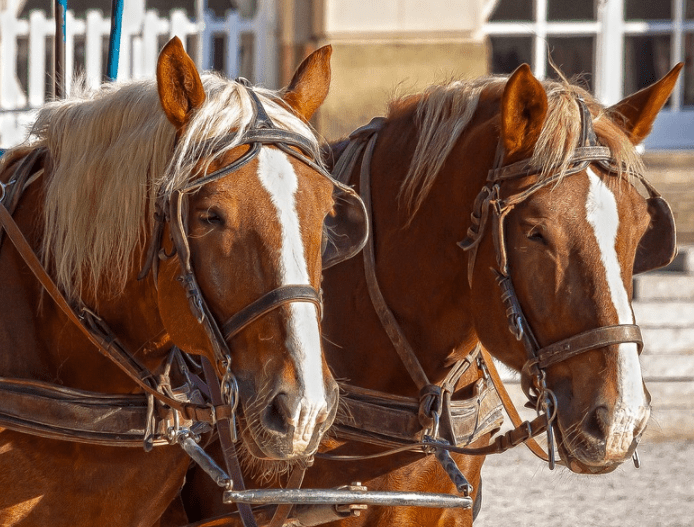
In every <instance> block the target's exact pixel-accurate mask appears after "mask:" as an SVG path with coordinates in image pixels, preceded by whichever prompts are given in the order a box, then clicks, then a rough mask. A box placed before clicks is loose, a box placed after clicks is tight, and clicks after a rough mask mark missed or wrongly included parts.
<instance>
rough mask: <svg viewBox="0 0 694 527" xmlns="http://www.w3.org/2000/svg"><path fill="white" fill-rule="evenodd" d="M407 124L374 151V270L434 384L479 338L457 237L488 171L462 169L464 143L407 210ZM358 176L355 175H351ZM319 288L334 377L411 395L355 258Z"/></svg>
mask: <svg viewBox="0 0 694 527" xmlns="http://www.w3.org/2000/svg"><path fill="white" fill-rule="evenodd" d="M413 130H416V127H415V125H414V124H413V123H412V121H411V116H410V117H407V118H400V119H399V120H397V121H396V122H394V123H388V124H387V125H386V126H385V128H384V129H383V131H382V132H381V133H380V137H379V142H378V146H377V148H376V150H375V152H374V156H373V160H372V166H371V174H372V177H371V196H372V202H373V205H372V208H373V231H374V239H375V240H376V246H375V259H376V275H377V278H378V281H379V286H380V289H381V291H382V293H383V296H384V298H385V301H386V303H387V305H388V307H389V308H390V309H391V311H392V312H393V313H394V315H395V317H396V319H397V321H398V322H399V324H400V326H401V328H402V330H403V332H404V333H405V336H406V337H407V339H408V341H409V342H410V344H411V345H412V348H413V349H414V351H415V354H416V355H417V357H418V359H419V362H420V364H421V365H422V367H423V368H424V371H425V372H426V374H427V376H428V377H429V380H430V381H432V382H437V381H440V380H441V379H442V378H443V377H444V376H445V374H446V373H447V371H448V368H449V367H450V366H451V365H452V363H453V362H455V360H459V359H461V358H463V357H464V356H465V355H466V353H467V352H468V351H470V350H471V349H472V347H473V346H474V344H475V343H476V341H477V340H476V337H475V335H474V330H473V327H472V321H471V316H470V312H469V311H470V306H469V288H468V285H467V275H466V270H467V255H466V254H465V253H464V252H463V251H462V250H461V249H460V248H459V247H458V246H457V242H458V241H460V240H462V239H463V238H464V237H465V232H466V229H467V227H468V223H469V218H470V212H471V210H472V201H473V200H474V198H475V195H476V193H477V192H478V191H479V190H480V189H481V188H482V185H483V184H484V176H486V170H484V171H483V173H482V174H481V175H480V174H479V173H477V172H474V171H471V170H468V169H467V165H469V162H462V163H461V161H460V158H462V159H465V158H466V154H468V155H469V152H468V151H467V148H466V147H465V146H464V145H463V146H462V147H456V149H455V151H454V153H453V154H452V155H451V159H450V161H449V162H447V163H446V165H445V166H444V168H443V169H442V170H441V172H440V173H439V174H438V176H437V179H436V183H435V184H434V186H433V187H432V190H431V192H430V194H429V196H428V197H427V198H426V200H425V201H424V203H423V204H422V206H421V208H420V209H419V211H418V212H417V213H416V215H414V217H411V216H410V214H409V212H408V211H407V207H406V206H405V205H401V204H400V203H399V202H398V199H397V195H398V192H399V188H400V185H401V182H402V181H403V179H404V177H405V175H406V174H407V171H408V167H409V163H410V161H411V157H412V153H413V152H414V148H415V143H416V139H417V138H416V136H415V133H413V132H411V131H413ZM490 150H493V148H492V147H490ZM473 151H474V150H473ZM489 157H493V152H491V153H490V154H489ZM356 172H357V173H358V169H357V170H356ZM478 172H479V171H478ZM357 179H358V176H357V175H355V174H353V179H352V182H355V181H357ZM360 192H363V191H362V190H360ZM410 220H411V221H410ZM323 289H324V290H325V292H326V305H327V312H326V317H325V321H324V325H325V329H326V331H325V333H326V337H327V340H329V341H332V342H334V346H333V345H331V344H328V346H327V349H326V353H327V355H328V361H329V363H330V365H331V367H332V368H333V369H334V372H335V375H336V377H338V378H340V377H346V378H349V379H350V380H351V382H354V383H355V384H359V385H362V386H364V387H368V388H372V389H379V390H383V391H388V392H390V393H400V394H407V395H413V393H416V387H415V384H414V382H413V381H411V380H410V378H409V377H410V376H409V374H408V373H407V372H406V370H405V368H404V366H403V365H402V362H401V361H400V359H399V358H398V355H397V353H396V351H395V348H394V346H393V344H392V343H391V341H390V340H389V338H388V337H387V335H386V333H385V331H384V330H383V328H382V325H381V322H380V321H379V319H378V317H377V315H376V313H375V311H374V308H373V306H372V303H371V300H370V298H369V294H368V291H367V286H366V279H365V273H364V264H363V260H362V257H361V256H358V257H356V258H354V259H352V260H350V261H348V262H345V264H343V265H340V266H337V267H336V268H333V269H331V270H328V271H327V272H326V274H325V278H324V283H323ZM331 299H334V300H333V302H331ZM385 365H387V367H384V366H385Z"/></svg>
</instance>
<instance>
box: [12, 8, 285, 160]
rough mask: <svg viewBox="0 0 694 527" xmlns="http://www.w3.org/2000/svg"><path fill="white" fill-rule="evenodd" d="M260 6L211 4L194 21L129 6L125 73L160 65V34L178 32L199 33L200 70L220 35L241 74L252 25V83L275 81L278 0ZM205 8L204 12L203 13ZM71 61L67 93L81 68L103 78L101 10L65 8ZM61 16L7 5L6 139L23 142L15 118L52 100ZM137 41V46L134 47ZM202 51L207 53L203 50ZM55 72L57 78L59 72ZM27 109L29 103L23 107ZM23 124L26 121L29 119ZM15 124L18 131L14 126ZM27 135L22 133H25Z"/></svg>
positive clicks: (106, 28)
mask: <svg viewBox="0 0 694 527" xmlns="http://www.w3.org/2000/svg"><path fill="white" fill-rule="evenodd" d="M258 7H259V8H258V11H257V13H256V14H255V15H254V17H253V18H252V19H246V18H242V17H241V16H240V15H239V13H238V12H235V11H229V12H228V13H227V16H226V17H224V18H220V19H216V18H214V17H213V15H212V12H211V11H205V12H204V13H203V16H202V19H200V20H197V21H194V20H190V19H189V18H188V17H187V15H186V13H185V12H184V11H181V10H176V11H173V12H172V13H171V14H170V18H168V19H167V18H160V17H159V16H158V15H157V13H156V12H155V11H152V10H150V11H147V12H145V10H144V7H143V4H137V5H133V4H131V5H130V7H128V6H125V10H124V19H123V27H122V37H121V52H120V66H119V71H118V79H129V78H132V77H151V76H153V75H154V73H155V71H156V61H157V56H158V54H159V38H160V36H162V35H167V36H173V35H177V36H178V37H179V38H180V39H181V40H182V41H183V43H184V45H186V44H187V42H186V40H187V37H188V36H191V35H197V44H196V46H195V48H193V49H191V50H190V53H191V54H192V55H196V56H194V60H196V62H197V63H198V64H199V65H200V66H201V69H205V70H208V69H211V68H212V67H213V65H214V62H213V52H214V45H213V43H214V38H215V37H222V38H224V39H225V40H226V44H227V53H226V57H224V68H225V70H226V71H224V73H225V74H226V75H227V76H228V77H231V78H234V77H236V76H238V75H239V73H240V72H239V68H240V64H239V59H240V45H241V33H243V32H251V33H253V34H254V38H255V45H254V47H255V57H254V59H253V67H254V75H253V77H254V78H253V79H251V80H252V81H253V82H259V83H263V84H264V85H266V86H268V87H275V81H274V79H275V78H276V71H275V70H276V67H275V66H276V65H275V62H276V60H275V48H274V46H275V44H273V42H274V38H275V25H276V21H275V18H276V15H275V10H276V2H275V0H258ZM198 14H199V13H198ZM66 22H67V28H66V38H65V48H66V60H65V64H64V68H65V70H64V71H65V81H66V83H67V86H66V88H67V90H66V91H67V93H69V83H70V81H71V78H72V74H73V72H74V70H75V68H77V69H81V68H84V72H85V76H86V83H87V86H89V87H91V88H96V87H98V86H99V85H100V84H101V82H102V78H103V77H102V75H103V74H102V72H103V67H104V64H103V44H104V37H105V36H108V35H109V32H110V18H104V16H103V15H102V14H101V13H100V12H99V11H95V10H90V11H88V12H87V16H86V20H80V19H75V16H74V13H73V12H72V11H67V12H66ZM55 31H56V27H55V20H54V18H52V17H51V18H47V16H46V13H45V12H43V11H38V10H36V11H32V12H31V13H30V15H29V21H28V23H27V21H25V20H19V19H18V18H17V14H16V13H15V12H14V11H12V10H6V11H0V35H2V38H1V39H0V117H2V119H0V120H1V121H2V123H1V125H0V146H2V147H9V146H12V145H14V144H17V143H18V142H19V140H21V139H23V137H19V136H18V134H17V133H16V130H17V129H18V128H17V127H18V126H19V125H17V124H16V123H28V122H30V121H31V120H32V119H33V115H34V110H32V111H27V110H26V108H27V106H28V107H29V108H31V109H35V108H38V107H40V106H42V105H43V104H45V101H46V72H47V71H48V69H50V67H51V65H50V64H47V63H46V62H47V61H46V57H47V56H48V57H50V56H51V51H50V49H47V47H46V46H47V43H48V42H47V40H48V39H47V37H48V36H50V35H55ZM18 36H22V37H28V58H27V60H28V68H27V69H28V74H27V84H28V85H27V90H26V93H25V91H24V89H23V88H22V86H21V84H20V83H19V80H18V79H17V57H18V55H17V37H18ZM76 36H80V37H81V36H84V48H85V49H84V64H81V63H80V64H76V63H75V56H74V50H75V37H76ZM131 47H132V49H131ZM200 53H201V54H202V55H201V56H198V55H200ZM50 78H51V80H53V75H52V72H51V73H50ZM19 109H24V110H21V111H20V110H19ZM22 126H23V125H22ZM11 130H14V131H15V132H14V133H10V131H11ZM20 135H21V134H20Z"/></svg>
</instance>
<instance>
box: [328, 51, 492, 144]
mask: <svg viewBox="0 0 694 527" xmlns="http://www.w3.org/2000/svg"><path fill="white" fill-rule="evenodd" d="M332 45H333V55H332V72H333V73H332V85H331V88H330V94H329V95H328V98H327V100H326V101H325V103H324V104H323V106H322V107H321V109H320V111H319V114H318V115H317V117H316V119H315V122H314V124H315V126H316V128H317V129H318V131H319V132H320V133H321V134H322V135H323V136H324V137H325V138H326V139H328V140H335V139H339V138H341V137H343V136H345V135H347V134H349V133H350V132H351V131H352V130H354V129H355V128H358V127H359V126H361V125H363V124H366V123H368V122H369V121H370V120H371V118H372V117H375V116H379V115H384V114H385V112H386V111H387V108H388V101H390V100H391V99H392V98H393V97H394V96H399V95H407V94H410V93H414V92H417V91H421V90H423V89H424V88H426V87H427V86H429V85H431V84H433V83H436V82H447V81H450V80H452V79H457V78H462V77H470V78H472V77H478V76H480V75H484V74H486V73H487V50H486V47H485V45H484V44H483V43H481V42H474V41H472V40H468V41H466V40H462V41H461V40H452V41H444V42H436V41H433V42H432V41H414V42H407V41H401V42H389V41H363V40H362V41H356V42H345V41H343V42H336V43H333V44H332Z"/></svg>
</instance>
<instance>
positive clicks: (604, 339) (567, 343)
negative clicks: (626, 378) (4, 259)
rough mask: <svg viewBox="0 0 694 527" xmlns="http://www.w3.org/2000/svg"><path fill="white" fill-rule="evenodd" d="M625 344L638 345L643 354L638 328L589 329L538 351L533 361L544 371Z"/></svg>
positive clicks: (629, 326) (611, 327)
mask: <svg viewBox="0 0 694 527" xmlns="http://www.w3.org/2000/svg"><path fill="white" fill-rule="evenodd" d="M625 342H634V343H636V345H637V346H638V351H639V353H641V350H642V348H643V338H642V337H641V330H640V329H639V327H638V326H636V325H634V324H619V325H615V326H602V327H599V328H594V329H589V330H588V331H584V332H583V333H579V334H578V335H573V336H571V337H569V338H567V339H564V340H560V341H559V342H555V343H554V344H550V345H549V346H546V347H544V348H542V349H540V350H538V352H537V358H536V359H533V360H532V362H534V363H536V364H537V365H538V366H539V367H540V368H543V369H544V368H547V367H548V366H551V365H552V364H556V363H558V362H562V361H564V360H566V359H568V358H570V357H574V356H576V355H579V354H581V353H584V352H586V351H589V350H592V349H597V348H603V347H605V346H611V345H614V344H623V343H625ZM524 369H525V368H524Z"/></svg>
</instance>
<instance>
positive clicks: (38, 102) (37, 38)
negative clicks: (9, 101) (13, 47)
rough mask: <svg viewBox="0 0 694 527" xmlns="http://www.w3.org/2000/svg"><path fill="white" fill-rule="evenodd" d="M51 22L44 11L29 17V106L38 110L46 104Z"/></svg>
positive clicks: (34, 12) (36, 12) (33, 13)
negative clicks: (47, 48) (47, 38)
mask: <svg viewBox="0 0 694 527" xmlns="http://www.w3.org/2000/svg"><path fill="white" fill-rule="evenodd" d="M49 24H50V22H48V21H47V20H46V14H45V13H44V12H43V11H32V12H31V14H30V15H29V57H28V60H29V64H28V66H29V67H28V70H29V73H28V75H27V77H28V79H27V82H28V83H29V86H28V90H29V106H31V107H33V108H38V107H39V106H42V105H43V103H45V102H46V35H47V34H48V33H49V32H50V31H49V30H48V26H49ZM3 108H4V106H3Z"/></svg>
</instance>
